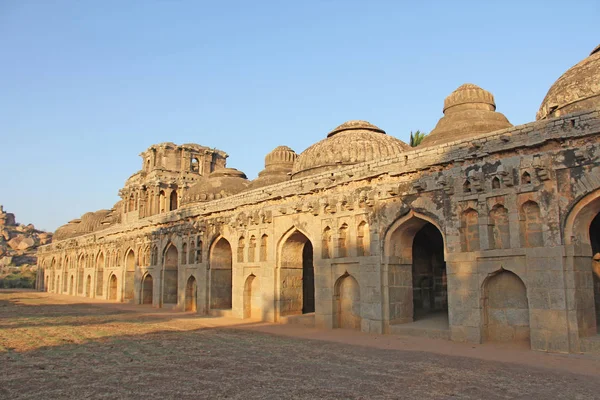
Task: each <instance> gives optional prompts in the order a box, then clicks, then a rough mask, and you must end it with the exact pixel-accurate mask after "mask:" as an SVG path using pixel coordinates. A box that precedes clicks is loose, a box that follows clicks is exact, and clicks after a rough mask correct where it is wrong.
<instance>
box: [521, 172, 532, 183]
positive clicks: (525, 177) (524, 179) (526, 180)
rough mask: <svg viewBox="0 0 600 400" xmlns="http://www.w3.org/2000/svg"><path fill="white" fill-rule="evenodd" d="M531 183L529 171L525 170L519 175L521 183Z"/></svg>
mask: <svg viewBox="0 0 600 400" xmlns="http://www.w3.org/2000/svg"><path fill="white" fill-rule="evenodd" d="M530 183H531V175H529V172H527V171H525V172H523V174H522V175H521V185H529V184H530Z"/></svg>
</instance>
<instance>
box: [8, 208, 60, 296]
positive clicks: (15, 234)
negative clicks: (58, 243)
mask: <svg viewBox="0 0 600 400" xmlns="http://www.w3.org/2000/svg"><path fill="white" fill-rule="evenodd" d="M51 241H52V233H49V232H44V231H40V230H38V229H35V227H34V226H33V225H32V224H29V225H23V224H19V223H17V221H16V219H15V215H14V214H11V213H7V212H5V211H4V208H3V207H2V206H0V288H3V287H4V288H7V287H33V283H34V281H35V272H36V269H37V267H36V263H37V257H36V252H37V247H38V246H40V245H44V244H48V243H50V242H51Z"/></svg>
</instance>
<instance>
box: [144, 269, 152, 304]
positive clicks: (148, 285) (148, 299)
mask: <svg viewBox="0 0 600 400" xmlns="http://www.w3.org/2000/svg"><path fill="white" fill-rule="evenodd" d="M153 300H154V282H153V280H152V275H150V274H146V276H144V279H143V281H142V304H152V303H153Z"/></svg>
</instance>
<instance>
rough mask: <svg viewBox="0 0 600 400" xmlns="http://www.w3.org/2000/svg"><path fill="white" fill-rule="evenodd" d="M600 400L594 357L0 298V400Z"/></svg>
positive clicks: (77, 301) (39, 297) (58, 300)
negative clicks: (258, 399)
mask: <svg viewBox="0 0 600 400" xmlns="http://www.w3.org/2000/svg"><path fill="white" fill-rule="evenodd" d="M84 398H93V399H103V398H104V399H129V398H131V399H142V398H148V399H220V398H229V399H255V398H260V399H417V398H418V399H586V400H588V399H600V357H594V356H582V355H557V354H545V353H539V352H532V351H529V350H527V349H515V348H508V347H504V348H503V347H497V346H490V345H486V346H482V345H468V344H458V343H452V342H448V341H437V340H429V339H422V338H407V337H399V336H390V335H385V336H383V335H371V334H363V333H360V332H352V331H342V330H334V331H324V330H316V329H309V328H303V327H298V326H289V325H287V326H284V325H272V324H265V323H260V322H257V321H245V320H244V321H242V320H235V319H226V318H202V317H198V316H197V315H194V314H189V313H174V312H168V311H164V310H156V309H152V308H148V307H142V306H131V305H125V304H114V303H109V302H104V301H98V300H95V301H92V300H89V299H83V298H72V297H68V296H62V295H53V294H48V293H38V292H33V291H0V399H84Z"/></svg>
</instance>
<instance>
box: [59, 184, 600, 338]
mask: <svg viewBox="0 0 600 400" xmlns="http://www.w3.org/2000/svg"><path fill="white" fill-rule="evenodd" d="M599 198H600V195H596V197H593V198H592V200H589V202H587V203H586V202H585V201H582V204H580V205H577V206H576V207H574V209H573V210H572V211H571V213H570V214H568V216H567V217H566V218H567V221H566V222H565V226H566V227H567V228H566V229H565V234H564V237H565V242H566V243H565V244H566V245H569V244H570V243H573V241H575V242H574V243H576V244H577V246H578V247H577V251H578V253H576V257H578V258H576V259H575V261H573V262H575V263H577V265H575V266H572V267H569V268H570V270H572V271H573V274H575V275H576V277H575V279H574V281H575V282H576V284H577V285H579V286H578V287H577V288H576V293H575V296H576V301H577V307H573V310H575V311H573V312H576V313H577V316H578V319H577V323H578V324H579V328H580V329H579V332H580V334H582V335H589V334H595V332H596V331H597V321H598V320H600V279H599V278H598V276H600V217H599V213H600V200H598V199H599ZM462 217H463V222H462V232H461V234H462V235H464V237H465V238H467V239H468V240H465V242H468V243H470V244H469V246H471V244H473V246H472V247H469V248H468V250H469V251H474V250H476V249H477V248H478V247H477V245H476V244H477V241H478V240H479V237H478V235H479V232H480V229H481V226H480V224H479V215H478V214H477V212H476V211H475V210H474V209H468V210H466V211H465V212H463V213H462ZM488 218H489V221H490V222H489V223H488V226H489V229H490V231H489V235H488V237H489V238H490V241H491V242H492V243H493V248H498V249H503V248H509V247H510V244H511V241H512V242H515V241H516V239H515V238H514V237H513V236H514V235H515V234H516V232H511V225H510V223H509V219H510V213H509V211H508V209H507V208H506V207H505V205H503V204H495V205H494V206H493V207H491V209H490V211H489V215H488ZM518 218H519V223H521V224H522V225H521V228H517V230H520V231H521V237H520V240H521V243H524V247H539V246H543V240H542V239H543V237H542V233H543V232H542V230H543V229H542V222H541V221H542V219H541V215H540V208H539V205H538V204H537V203H535V202H534V201H526V202H524V203H523V204H522V206H521V207H520V210H519V212H518ZM515 219H517V218H516V217H515ZM360 226H361V224H359V225H358V226H357V228H359V227H360ZM363 226H364V227H365V234H363V235H362V236H361V235H360V234H359V233H360V229H357V233H356V235H353V237H354V238H357V242H358V238H359V237H363V238H364V237H365V235H368V227H366V223H365V225H363ZM513 226H514V225H513ZM349 231H350V227H349V226H348V224H345V223H344V224H342V225H341V226H340V227H339V228H338V230H337V233H336V234H335V237H333V235H332V234H330V235H329V236H328V235H326V234H323V237H322V238H317V240H319V239H322V240H323V243H321V247H323V246H324V244H327V246H329V249H330V250H333V249H336V248H337V253H335V254H336V255H337V256H343V254H345V253H344V248H345V249H348V248H349V246H348V240H349V235H348V232H349ZM323 232H329V233H331V232H332V230H331V228H329V227H328V226H327V227H325V228H324V231H323ZM383 237H384V246H385V247H386V248H385V250H384V251H383V254H384V255H385V256H384V257H385V261H383V263H385V264H386V270H385V271H386V273H387V276H386V277H385V279H386V284H385V285H384V286H382V291H384V290H385V291H387V292H386V293H385V296H388V297H387V298H386V299H385V302H386V304H385V306H386V307H388V309H387V310H386V311H385V312H384V314H385V315H389V318H390V323H391V324H400V323H406V322H412V321H417V322H418V321H420V320H425V319H428V318H437V317H439V316H442V317H444V318H445V319H446V321H447V320H448V307H449V305H448V272H447V267H446V257H447V255H446V249H447V246H446V244H445V237H444V234H443V232H442V231H441V230H440V229H439V227H438V225H437V224H436V222H435V221H434V220H432V219H431V218H429V217H426V216H423V215H419V214H416V213H414V212H411V213H409V214H408V215H405V216H404V217H402V218H400V219H399V220H397V221H396V222H394V224H392V226H391V227H390V228H389V229H388V230H387V231H386V232H384V234H383ZM323 238H327V240H325V239H323ZM243 239H244V240H239V242H240V243H243V244H244V245H243V246H239V243H238V247H237V250H238V252H239V249H240V248H242V249H243V250H244V251H243V252H242V256H245V257H244V259H249V258H250V256H249V255H248V253H247V250H248V249H249V248H254V249H255V254H258V251H256V247H259V243H260V239H259V238H258V236H255V237H252V236H251V237H250V238H249V240H248V241H247V242H246V241H245V238H244V237H243ZM333 239H335V243H336V246H335V247H334V246H333V245H332V244H333ZM368 242H369V241H367V243H368ZM187 243H188V244H189V243H191V242H187ZM252 243H254V244H255V246H252V245H251V244H252ZM279 243H280V244H279V245H278V246H277V251H276V252H274V254H276V256H277V268H276V272H275V273H276V279H275V290H276V296H275V299H274V300H275V301H276V302H277V305H276V308H277V313H278V315H281V316H286V315H297V314H303V313H304V314H306V313H312V312H314V311H315V308H316V307H315V306H316V304H315V303H316V299H315V279H316V278H315V269H314V265H313V264H314V260H313V258H314V257H315V253H314V251H315V249H314V247H313V242H311V240H309V238H308V236H307V235H305V234H304V233H303V232H301V231H300V230H298V229H295V228H292V229H291V230H290V231H288V233H286V234H285V235H284V236H283V237H282V239H281V241H280V242H279ZM317 243H318V242H317ZM197 244H198V242H194V246H196V245H197ZM582 244H583V245H585V246H582ZM190 246H191V245H190ZM359 247H360V246H359ZM365 247H368V246H365ZM182 249H183V250H182V251H181V252H180V251H178V248H177V246H175V244H173V243H169V244H167V246H166V248H165V250H164V253H163V254H162V257H164V262H163V263H162V264H163V268H162V269H161V271H156V270H154V271H153V272H152V274H153V276H147V277H146V278H143V281H142V284H141V289H140V290H142V295H141V296H140V302H142V303H147V301H148V298H150V299H152V300H150V301H154V300H153V299H154V298H155V297H156V296H154V293H153V292H149V290H151V291H154V290H156V288H155V287H154V286H153V284H155V283H156V281H157V280H160V282H161V286H160V288H161V290H162V292H161V293H160V295H161V302H162V303H164V304H177V303H178V300H179V301H181V299H178V293H180V292H181V294H182V296H183V297H182V298H185V308H186V309H189V308H191V307H192V306H191V305H188V299H190V298H194V297H193V295H197V290H198V289H197V288H198V282H197V281H196V280H195V279H196V278H194V281H193V282H192V283H189V282H187V281H181V282H179V283H178V279H177V277H178V273H177V272H178V265H180V264H181V259H182V258H181V257H183V259H184V260H189V254H190V253H191V249H190V247H187V248H186V246H185V245H184V246H183V247H182ZM321 250H322V249H321ZM152 252H153V253H154V252H156V253H158V249H157V248H156V247H154V248H153V250H152ZM186 252H187V256H186ZM180 253H182V254H180ZM233 253H234V251H233V250H232V246H231V244H230V242H229V241H228V240H227V239H226V238H224V237H218V238H217V239H216V240H215V241H214V242H213V243H212V245H211V246H210V249H209V250H208V259H209V262H208V266H209V267H210V270H209V271H210V272H208V273H207V276H206V281H204V280H203V281H202V285H207V287H208V288H209V289H208V291H207V299H206V302H207V305H208V307H209V308H210V309H230V308H231V307H232V294H233V288H232V283H233V274H232V264H233V256H234V254H233ZM111 254H114V253H111ZM117 254H119V253H118V252H117ZM333 254H334V252H333V251H332V252H331V253H329V255H333ZM346 254H347V253H346ZM235 255H239V254H235ZM317 256H318V254H317ZM111 257H112V255H111ZM156 257H158V254H157V255H156ZM259 257H260V256H259ZM103 258H104V254H103V253H99V254H98V259H97V262H96V264H97V266H98V267H99V266H101V265H104V259H103ZM325 258H326V257H325ZM90 259H91V258H90ZM73 260H75V258H73V257H67V258H64V259H63V260H62V261H60V260H59V261H56V260H53V261H52V265H53V266H56V263H57V262H59V263H61V264H62V265H65V266H70V265H73V262H74V261H73ZM76 260H77V262H76V264H77V265H82V264H83V265H88V264H86V260H85V259H84V258H81V257H80V258H77V259H76ZM123 260H124V263H125V271H126V274H125V275H124V277H123V278H121V276H118V277H117V276H116V275H111V276H110V277H109V280H108V282H109V284H108V285H105V287H104V290H108V293H107V294H106V296H107V298H115V297H114V295H113V293H114V291H113V281H115V282H116V281H117V279H119V280H120V279H123V285H124V286H123V287H124V288H125V289H124V291H125V293H129V294H126V295H124V298H129V297H127V296H130V298H133V297H134V296H133V294H134V293H133V292H134V291H135V285H133V284H132V283H135V266H136V265H135V260H136V258H135V253H134V251H133V250H132V249H131V250H129V251H127V252H126V253H125V257H124V258H123ZM590 265H591V267H590ZM51 268H52V266H51ZM128 272H132V273H133V275H132V276H133V280H132V282H130V283H128V278H127V277H128V276H129V275H127V273H128ZM95 273H96V274H98V275H97V277H96V279H95V281H96V282H98V283H97V284H98V285H100V286H98V287H97V288H96V291H97V293H98V292H99V293H101V292H102V286H101V282H104V281H103V279H102V277H103V275H101V274H103V273H104V269H102V268H97V269H96V271H95ZM156 274H160V275H161V276H157V275H156ZM337 276H338V278H339V279H337V280H336V281H335V283H334V285H333V288H332V293H333V303H332V304H333V316H334V317H333V320H334V326H338V327H355V328H356V327H357V326H360V324H361V323H362V319H361V318H362V316H363V313H362V312H361V305H362V303H361V291H360V285H359V283H360V282H361V279H363V278H361V277H360V276H359V275H357V274H354V275H353V274H349V273H348V272H346V273H345V274H343V275H342V277H340V274H339V273H338V274H337ZM260 278H261V277H260V274H256V275H255V274H254V273H251V274H249V275H247V276H246V277H245V278H244V281H243V299H244V300H243V301H244V303H243V309H244V311H243V313H244V315H245V316H252V315H254V314H255V313H256V312H259V311H256V310H259V309H260V308H257V306H256V304H261V299H260V298H259V296H257V291H258V292H260V284H263V285H264V282H260V281H259V279H260ZM86 279H87V280H89V279H90V276H88V274H87V272H86V273H85V274H84V275H81V274H80V273H79V272H77V273H76V274H73V271H71V270H70V269H68V268H64V269H63V270H62V271H61V270H58V271H55V270H52V272H51V276H49V279H48V285H49V286H50V287H57V288H61V287H62V291H63V292H68V293H73V288H74V287H75V285H74V282H75V281H84V280H86ZM181 279H183V277H182V278H181ZM93 281H94V280H91V281H90V282H89V283H87V281H86V284H85V286H82V287H83V289H79V290H80V291H83V292H84V293H90V289H89V288H88V287H89V286H91V285H92V284H93ZM148 282H149V283H148ZM183 282H186V287H185V289H184V290H181V291H180V290H179V287H178V285H181V284H183ZM525 282H526V281H523V280H522V278H521V277H519V276H518V275H517V274H516V273H515V272H511V271H508V270H503V269H500V270H498V271H496V272H495V273H494V274H493V275H490V276H489V277H488V279H486V280H485V282H484V283H483V284H482V286H481V287H480V289H481V293H482V294H481V301H482V303H481V304H482V307H481V310H482V321H483V322H482V324H483V325H482V326H483V328H482V329H483V330H484V337H485V338H488V339H489V340H501V339H503V338H510V340H524V338H527V337H528V335H529V314H528V312H529V311H528V310H529V304H528V296H527V287H526V285H525ZM188 283H189V285H190V286H188ZM115 285H116V284H115ZM194 285H195V286H194ZM115 287H116V286H115ZM157 287H158V286H157ZM182 289H183V288H182ZM115 290H116V289H115ZM148 293H151V295H148ZM590 294H592V295H591V296H590ZM577 296H579V297H577ZM588 298H589V299H591V300H588ZM197 301H198V299H197V297H196V300H194V302H195V303H194V304H197ZM253 304H254V306H253ZM253 310H255V311H253ZM592 331H593V333H592Z"/></svg>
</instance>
